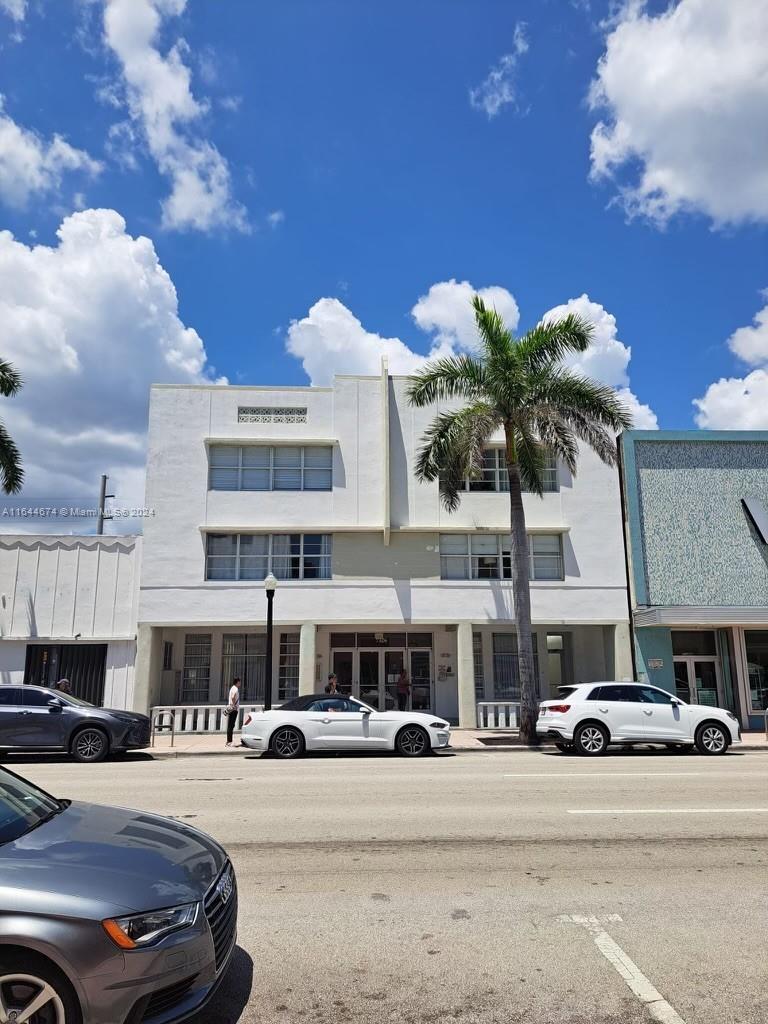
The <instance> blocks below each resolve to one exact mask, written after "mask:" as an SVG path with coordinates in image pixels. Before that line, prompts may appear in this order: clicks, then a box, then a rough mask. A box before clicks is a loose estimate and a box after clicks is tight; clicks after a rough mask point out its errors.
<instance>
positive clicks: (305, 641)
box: [299, 622, 317, 694]
mask: <svg viewBox="0 0 768 1024" xmlns="http://www.w3.org/2000/svg"><path fill="white" fill-rule="evenodd" d="M316 649H317V627H316V626H315V624H314V622H302V624H301V632H300V634H299V693H300V694H304V693H314V692H315V689H316V686H315V671H316V667H315V655H316Z"/></svg>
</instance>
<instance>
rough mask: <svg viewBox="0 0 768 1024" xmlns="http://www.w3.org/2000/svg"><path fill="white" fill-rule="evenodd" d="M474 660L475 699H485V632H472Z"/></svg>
mask: <svg viewBox="0 0 768 1024" xmlns="http://www.w3.org/2000/svg"><path fill="white" fill-rule="evenodd" d="M472 661H473V663H474V667H475V699H476V700H484V699H485V668H484V666H483V634H482V633H473V634H472Z"/></svg>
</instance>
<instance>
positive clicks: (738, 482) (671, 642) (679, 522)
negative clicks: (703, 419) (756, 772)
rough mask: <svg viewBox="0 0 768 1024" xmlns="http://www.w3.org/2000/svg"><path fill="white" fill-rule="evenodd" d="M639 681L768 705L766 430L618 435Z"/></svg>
mask: <svg viewBox="0 0 768 1024" xmlns="http://www.w3.org/2000/svg"><path fill="white" fill-rule="evenodd" d="M619 453H620V460H621V477H622V499H623V511H624V526H625V532H626V541H627V562H628V572H629V594H630V603H631V618H632V627H633V636H634V657H635V671H636V675H637V678H638V679H639V680H640V681H641V682H643V681H648V682H651V683H653V684H654V685H657V686H660V687H662V688H663V689H665V690H668V691H670V692H672V693H674V692H677V694H678V696H680V697H681V699H683V700H686V701H693V702H696V703H699V704H711V705H718V706H720V707H724V708H728V709H729V710H731V711H733V712H734V714H736V715H737V716H738V717H739V720H740V721H741V724H742V727H743V728H745V729H758V728H763V726H764V722H765V719H764V712H765V710H766V709H767V708H768V543H767V542H768V431H759V432H746V431H724V432H720V431H684V432H671V431H641V430H632V431H628V432H626V433H624V434H622V436H621V437H620V438H619Z"/></svg>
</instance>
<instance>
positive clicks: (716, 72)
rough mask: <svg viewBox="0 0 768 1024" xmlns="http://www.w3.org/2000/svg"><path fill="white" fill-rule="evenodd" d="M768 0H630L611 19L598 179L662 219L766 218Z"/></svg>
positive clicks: (594, 102)
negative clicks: (656, 1)
mask: <svg viewBox="0 0 768 1024" xmlns="http://www.w3.org/2000/svg"><path fill="white" fill-rule="evenodd" d="M766 40H768V3H766V2H765V0H679V2H678V3H670V4H669V6H668V7H667V9H666V10H665V11H663V12H661V13H659V14H655V15H651V14H649V13H648V11H647V8H646V4H645V2H644V0H631V2H629V3H627V4H625V6H624V7H623V8H622V10H621V13H620V14H619V16H618V17H617V19H615V20H614V21H613V22H612V23H611V27H610V31H609V34H608V36H607V38H606V46H605V53H604V54H603V56H602V58H601V60H600V62H599V64H598V68H597V76H596V78H595V80H594V81H593V83H592V88H591V91H590V102H591V106H592V108H593V109H594V110H599V111H601V112H602V113H603V120H601V121H599V122H598V123H597V125H596V126H595V128H594V130H593V132H592V153H591V161H592V167H591V176H592V178H593V179H601V178H605V179H614V180H615V183H616V187H617V189H618V196H619V198H620V201H621V202H622V203H623V204H624V206H625V208H626V210H627V212H628V213H629V215H631V216H632V215H642V216H645V217H648V218H649V219H651V220H653V221H655V222H657V223H659V224H664V223H666V221H668V220H669V218H670V217H672V216H673V215H674V214H676V213H678V212H685V211H696V212H700V213H703V214H705V215H706V216H708V217H709V218H711V220H712V221H713V222H714V223H715V224H718V225H720V224H738V223H740V222H746V221H765V220H768V133H767V132H766V131H765V124H766V111H768V45H766Z"/></svg>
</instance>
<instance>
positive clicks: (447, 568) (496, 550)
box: [440, 533, 564, 580]
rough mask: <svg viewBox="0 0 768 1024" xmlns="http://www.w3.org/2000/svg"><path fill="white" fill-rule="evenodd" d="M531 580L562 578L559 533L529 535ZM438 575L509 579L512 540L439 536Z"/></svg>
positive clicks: (491, 536)
mask: <svg viewBox="0 0 768 1024" xmlns="http://www.w3.org/2000/svg"><path fill="white" fill-rule="evenodd" d="M528 561H529V568H530V578H531V579H532V580H561V579H563V578H564V575H563V543H562V537H561V535H560V534H559V533H536V534H530V535H529V536H528ZM440 577H441V579H444V580H508V579H511V578H512V553H511V539H510V537H509V536H504V535H500V534H495V533H490V534H489V533H478V534H475V533H470V534H466V533H455V534H454V533H443V534H441V535H440Z"/></svg>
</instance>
